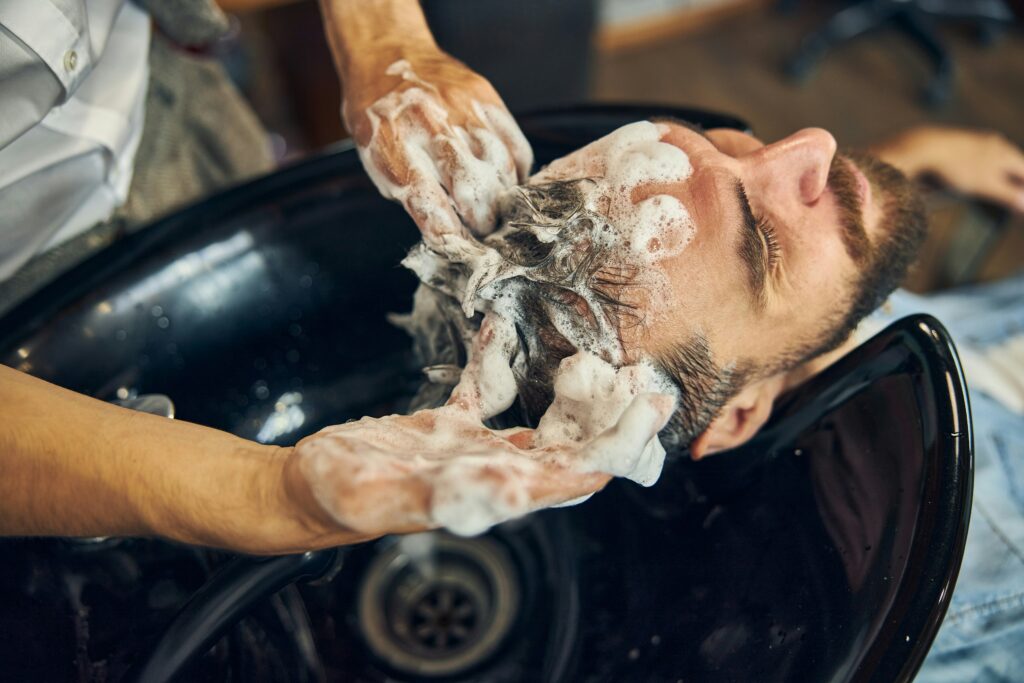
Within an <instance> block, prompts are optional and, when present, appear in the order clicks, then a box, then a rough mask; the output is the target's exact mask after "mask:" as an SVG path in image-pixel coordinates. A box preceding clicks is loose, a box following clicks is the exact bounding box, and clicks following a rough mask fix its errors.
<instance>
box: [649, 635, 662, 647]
mask: <svg viewBox="0 0 1024 683" xmlns="http://www.w3.org/2000/svg"><path fill="white" fill-rule="evenodd" d="M651 645H661V636H659V635H658V634H654V635H653V636H651Z"/></svg>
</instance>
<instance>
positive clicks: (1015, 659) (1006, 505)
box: [873, 273, 1024, 683]
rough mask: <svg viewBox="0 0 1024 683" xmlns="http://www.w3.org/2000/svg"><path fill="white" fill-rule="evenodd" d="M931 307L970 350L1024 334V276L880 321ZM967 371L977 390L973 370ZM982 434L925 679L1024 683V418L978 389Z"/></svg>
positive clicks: (926, 301) (914, 301)
mask: <svg viewBox="0 0 1024 683" xmlns="http://www.w3.org/2000/svg"><path fill="white" fill-rule="evenodd" d="M918 312H922V313H930V314H931V315H934V316H935V317H936V318H938V319H939V320H940V321H942V323H943V324H944V325H945V326H946V328H947V329H949V331H950V333H951V334H952V335H953V338H954V340H955V342H956V344H957V348H958V349H960V350H961V354H962V355H963V354H964V351H968V352H976V353H980V354H983V353H984V350H985V348H986V347H988V346H992V345H994V344H999V343H1001V342H1005V341H1006V340H1008V339H1009V338H1011V337H1015V336H1017V335H1020V334H1024V273H1022V274H1021V275H1018V276H1017V277H1014V278H1010V279H1008V280H1005V281H1002V282H999V283H996V284H992V285H981V286H974V287H970V288H964V289H959V290H956V291H952V292H944V293H940V294H938V295H933V296H928V297H920V296H915V295H913V294H910V293H908V292H897V293H896V294H894V295H893V298H892V299H891V301H890V304H889V306H887V307H886V308H885V310H884V311H881V312H879V313H877V314H876V315H875V316H874V317H873V322H878V323H886V322H890V321H892V320H895V319H898V318H901V317H903V316H905V315H910V314H911V313H918ZM1022 372H1024V371H1022ZM964 373H965V375H966V376H967V384H968V387H969V388H970V384H971V374H970V367H969V365H968V364H967V363H966V362H965V364H964ZM970 394H971V408H972V412H973V418H974V433H975V473H974V504H973V509H972V514H971V526H970V531H969V532H968V536H967V548H966V551H965V554H964V561H963V566H962V567H961V569H960V577H959V579H958V580H957V585H956V589H955V590H954V592H953V599H952V602H951V603H950V607H949V611H948V612H947V613H946V618H945V621H943V623H942V627H941V628H940V630H939V634H938V636H937V637H936V639H935V643H934V644H933V645H932V649H931V651H930V652H929V653H928V657H927V658H926V660H925V662H924V665H923V666H922V668H921V671H920V673H919V674H918V677H917V679H916V680H917V681H918V682H919V683H970V682H972V681H978V682H985V683H989V682H997V681H998V682H1004V681H1005V682H1006V683H1021V682H1022V681H1024V416H1022V415H1020V414H1018V413H1015V412H1013V411H1012V410H1009V409H1007V408H1006V407H1005V406H1004V405H1003V404H1001V403H999V402H998V401H996V400H994V399H993V398H992V397H991V396H989V395H987V394H986V393H984V391H982V390H981V389H979V388H970Z"/></svg>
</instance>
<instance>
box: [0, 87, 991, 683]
mask: <svg viewBox="0 0 1024 683" xmlns="http://www.w3.org/2000/svg"><path fill="white" fill-rule="evenodd" d="M653 114H670V115H674V116H678V117H681V118H687V119H690V120H695V121H697V122H699V123H703V124H704V125H706V126H708V127H712V126H716V125H726V126H737V127H739V126H741V124H740V123H739V122H737V121H735V120H732V119H728V118H727V117H720V116H716V115H712V114H708V113H705V112H694V111H688V110H679V109H675V108H659V107H591V108H580V109H572V110H562V111H558V112H549V113H545V114H538V115H535V116H532V117H526V118H525V119H524V120H523V124H524V129H525V130H526V132H527V134H528V136H529V137H531V139H532V141H533V142H534V149H535V152H536V154H537V158H538V162H540V163H544V162H546V161H548V160H550V159H552V158H555V157H557V156H560V155H562V154H564V153H566V152H567V151H569V150H571V149H573V148H576V147H578V146H580V145H581V144H583V143H585V142H586V141H588V140H590V139H593V138H595V137H598V136H599V135H602V134H604V133H605V132H607V131H609V130H611V129H613V128H615V127H617V126H618V125H621V124H623V123H627V122H629V121H633V120H637V119H640V118H643V117H646V116H650V115H653ZM416 237H417V234H416V231H415V228H414V226H412V224H411V223H410V221H409V219H408V218H407V217H406V216H405V214H404V213H403V212H402V210H401V209H400V208H399V207H397V206H395V205H393V204H390V203H388V202H385V201H384V200H382V199H381V198H380V197H379V196H378V194H377V193H376V192H375V191H374V189H373V188H372V186H371V185H370V183H369V181H368V180H367V179H366V177H365V175H364V174H363V173H362V171H361V169H360V167H359V163H358V159H357V158H356V155H355V154H354V152H352V151H351V150H348V149H339V150H336V151H333V152H330V153H327V154H324V155H322V156H320V157H317V158H314V159H311V160H308V161H305V162H303V163H301V164H299V165H297V166H294V167H291V168H288V169H285V170H283V171H280V172H278V173H275V174H273V175H271V176H268V177H266V178H262V179H260V180H257V181H255V182H252V183H250V184H247V185H245V186H242V187H239V188H236V189H234V190H231V191H228V192H225V193H223V194H222V195H219V196H217V197H214V198H212V199H210V200H208V201H205V202H203V203H201V204H198V205H196V206H194V207H191V208H188V209H186V210H184V211H182V212H180V213H178V214H176V215H174V216H171V217H169V218H167V219H165V220H163V221H160V222H159V223H157V224H156V225H154V226H152V227H151V228H150V229H148V230H145V231H143V232H141V233H139V234H137V235H135V236H133V237H132V238H130V239H127V240H125V241H123V242H121V243H119V244H117V245H115V246H114V247H113V248H112V249H110V250H109V251H108V252H106V253H104V254H101V255H99V256H98V257H96V258H94V259H92V260H91V261H89V262H87V263H85V264H84V265H82V266H81V267H79V268H77V269H76V270H75V271H73V272H71V273H69V274H68V275H67V276H65V277H64V278H62V279H61V280H60V281H58V282H56V283H54V284H53V285H52V286H50V287H48V288H47V289H45V290H44V291H42V292H40V293H39V294H38V295H37V296H35V297H34V298H33V299H32V300H30V301H28V302H27V303H26V304H25V305H23V306H22V307H20V308H19V309H17V310H15V311H13V312H12V313H11V314H9V315H8V316H7V317H6V318H5V319H3V320H2V321H0V360H2V362H4V363H5V364H7V365H10V366H12V367H15V368H19V369H21V370H24V371H25V372H29V373H31V374H33V375H36V376H39V377H42V378H44V379H47V380H50V381H53V382H56V383H58V384H60V385H62V386H65V387H69V388H71V389H75V390H77V391H81V392H83V393H87V394H90V395H92V396H95V397H97V398H101V399H105V400H113V399H116V398H119V397H120V398H124V397H130V396H133V395H137V394H147V393H159V394H166V395H168V396H170V397H171V398H172V399H173V401H174V403H175V405H176V407H177V417H178V419H183V420H189V421H194V422H198V423H202V424H206V425H210V426H213V427H217V428H221V429H225V430H228V431H231V432H234V433H236V434H239V435H241V436H243V437H246V438H250V439H257V440H260V441H263V442H268V443H281V444H290V443H294V442H295V441H297V440H298V439H299V438H301V437H302V436H304V435H306V434H309V433H311V432H313V431H315V430H317V429H319V428H321V427H323V426H325V425H328V424H334V423H338V422H343V421H345V420H348V419H350V418H353V417H359V416H362V415H382V414H387V413H391V412H396V411H401V410H403V409H404V407H405V406H406V404H407V401H408V399H409V397H410V396H411V394H412V392H413V391H414V390H415V388H416V386H417V384H418V382H419V378H420V375H419V369H418V367H417V365H416V363H415V360H414V359H413V357H412V355H411V352H410V345H409V340H408V339H407V337H406V336H405V335H404V333H402V332H400V331H399V330H397V329H395V328H393V327H392V326H390V325H389V324H388V323H387V322H386V321H385V314H386V313H388V312H391V311H404V310H407V309H408V308H409V303H410V296H411V293H412V291H413V288H414V286H415V279H414V278H413V277H412V276H411V275H410V274H409V273H407V272H405V271H404V270H402V269H401V268H399V267H398V266H397V264H398V261H399V260H400V259H401V257H402V256H403V255H404V253H405V251H406V249H408V248H409V246H411V245H412V244H413V243H414V241H415V240H416ZM684 456H685V454H676V456H675V457H673V458H670V461H669V463H668V465H667V467H666V471H665V474H664V476H663V478H662V480H661V481H660V482H659V483H658V484H657V485H656V486H655V487H653V488H652V489H642V488H640V487H637V486H635V485H633V484H630V483H628V482H615V483H613V484H612V485H611V486H609V488H608V489H607V490H606V491H605V492H603V493H601V494H600V495H598V496H596V497H595V498H594V499H592V500H591V501H590V502H588V503H586V504H584V505H582V506H579V507H577V508H569V509H563V510H554V511H546V512H544V513H540V514H537V515H534V516H532V517H530V518H528V519H527V520H524V521H519V522H514V523H511V524H508V525H505V526H503V527H501V528H499V529H497V530H495V531H494V532H492V533H491V534H488V535H487V536H485V537H484V538H483V539H480V540H478V541H469V542H466V541H461V540H458V539H453V538H450V537H447V536H443V535H441V536H439V537H438V538H435V539H433V542H434V543H435V546H434V547H435V548H436V550H437V555H436V557H437V558H440V560H439V561H440V562H441V565H442V569H443V571H441V572H440V573H437V572H435V573H434V574H431V573H430V572H429V571H427V572H426V573H424V572H420V573H417V571H418V570H417V565H416V562H415V561H414V557H413V556H412V555H410V552H409V548H408V547H407V546H405V545H402V544H400V543H399V542H398V540H397V539H383V540H381V541H379V542H376V543H370V544H365V545H362V546H359V547H356V548H353V549H351V550H349V551H348V552H347V553H346V554H345V555H344V557H343V562H342V563H341V568H340V571H338V573H337V575H336V576H334V578H333V580H331V581H329V582H321V583H320V584H318V585H310V586H303V587H302V588H301V590H300V591H297V590H296V589H295V588H294V587H293V588H289V589H287V590H286V591H285V592H284V593H281V594H279V595H277V596H276V597H274V598H273V599H272V600H268V601H261V603H260V605H258V606H256V607H254V608H253V610H252V611H251V612H250V613H249V616H248V617H247V618H246V619H245V620H243V621H242V622H240V623H239V624H238V625H236V626H234V627H233V628H232V629H230V632H229V635H228V637H226V638H225V639H224V640H222V641H221V642H220V644H219V645H218V646H217V647H216V648H214V650H212V651H211V652H209V653H207V654H206V655H205V656H203V657H202V658H200V659H199V661H198V662H197V663H196V664H194V665H193V666H192V668H191V669H189V672H188V673H187V675H186V677H185V678H184V680H318V679H319V678H320V677H321V676H323V675H324V674H325V673H326V675H328V676H329V677H331V678H334V679H341V680H365V681H383V680H446V681H470V680H473V681H513V680H522V681H541V680H545V681H546V680H559V681H616V682H617V681H677V680H682V681H688V682H689V681H716V682H717V681H732V680H736V681H759V682H767V681H801V682H803V681H891V680H910V679H911V678H912V677H913V675H914V673H915V672H916V670H917V667H918V666H919V665H920V662H921V660H922V659H923V657H924V655H925V653H926V652H927V649H928V647H929V645H930V643H931V641H932V639H933V638H934V635H935V632H936V629H937V628H938V625H939V623H940V622H941V619H942V616H943V614H944V613H945V609H946V606H947V605H948V601H949V598H950V594H951V592H952V587H953V584H954V582H955V578H956V572H957V569H958V567H959V562H960V557H961V554H962V550H963V543H964V540H965V537H966V529H967V519H968V513H969V509H970V492H971V488H970V487H971V435H970V416H969V408H968V405H967V398H966V390H965V387H964V383H963V376H962V373H961V371H960V368H959V363H958V361H957V359H956V354H955V350H954V349H953V347H952V344H951V342H950V341H949V338H948V336H947V335H946V333H945V331H944V330H943V329H942V326H941V324H939V323H938V322H937V321H935V320H933V319H931V318H927V317H919V318H912V319H906V320H904V321H901V322H899V323H897V324H895V325H894V326H893V327H891V328H890V329H888V330H886V331H885V332H883V333H882V334H880V335H879V336H878V337H876V338H874V339H873V340H871V341H870V342H868V343H867V344H865V345H863V346H862V347H860V348H859V349H858V350H857V351H855V352H854V353H853V354H851V356H849V357H847V358H846V359H844V360H843V361H841V362H840V363H838V364H837V365H836V366H834V367H833V368H831V369H830V370H829V371H828V372H827V373H826V374H824V375H822V376H820V377H818V378H816V379H815V380H814V381H813V382H811V383H810V384H808V385H806V386H805V387H803V388H802V389H801V390H799V391H798V392H796V393H795V394H793V395H791V396H789V397H787V398H786V399H785V400H783V401H781V402H780V405H779V407H778V408H777V410H776V413H775V415H774V417H773V420H772V422H771V423H770V425H769V427H768V428H767V429H766V430H765V431H764V432H762V434H761V435H760V436H759V437H758V439H757V440H756V441H755V442H753V443H752V444H750V445H748V446H747V447H745V448H744V449H742V450H741V451H737V452H732V453H726V454H721V455H717V456H715V457H713V458H709V459H707V460H705V461H703V462H701V463H699V464H694V463H691V462H690V461H689V460H688V459H687V458H686V457H684ZM420 540H423V542H426V543H430V542H431V539H425V540H424V539H420ZM5 550H6V553H5V560H4V563H3V565H4V566H3V568H2V570H0V591H2V592H3V595H4V597H3V598H0V633H2V635H0V663H2V664H3V666H0V671H4V672H5V673H2V674H0V678H4V677H10V676H13V677H14V678H11V680H15V679H17V680H29V679H37V680H38V679H46V680H75V679H76V678H80V677H82V676H84V675H86V674H87V673H88V672H89V671H93V672H95V671H96V670H97V668H96V667H98V666H100V667H101V668H102V670H103V671H104V672H105V674H104V675H108V676H109V678H110V679H111V680H118V679H120V678H123V677H124V676H125V673H126V671H128V668H129V666H130V665H132V664H134V665H135V666H136V667H138V666H139V665H140V662H142V661H144V660H145V659H146V657H148V656H150V653H151V652H153V651H154V650H153V647H154V644H155V643H156V642H157V641H158V640H159V639H160V637H161V633H163V632H164V631H165V629H166V628H167V625H168V623H170V621H171V620H172V617H173V615H174V614H175V611H176V610H177V609H178V608H179V607H180V605H181V604H182V603H183V602H184V601H185V599H186V598H187V596H188V595H189V594H190V593H192V592H193V591H195V590H196V589H197V588H199V586H200V585H202V584H203V582H205V581H207V580H208V579H209V577H210V575H211V573H212V572H213V570H214V568H215V567H216V566H226V565H225V564H224V563H225V558H224V557H223V556H222V555H220V554H217V553H209V552H206V551H198V550H195V549H188V548H180V547H178V546H174V545H171V544H166V543H162V542H159V541H144V540H129V541H125V542H121V543H117V542H110V541H108V542H104V543H95V544H81V543H78V544H76V543H72V542H64V541H58V540H24V541H9V542H7V543H6V547H5ZM69 576H74V577H77V578H76V579H75V581H77V582H78V583H77V584H75V585H78V586H79V587H78V589H77V592H73V591H72V592H69V590H68V589H67V586H68V585H69V584H68V579H67V577H69ZM40 577H48V578H46V580H42V579H40ZM431 577H433V578H431ZM82 586H84V587H85V588H82ZM161 586H162V588H160V590H157V588H159V587H161ZM154 593H155V594H156V595H157V596H158V597H160V596H162V597H161V598H160V599H157V598H154V597H153V596H154ZM443 605H448V611H447V612H445V615H446V616H444V618H443V619H441V620H440V621H439V620H438V619H436V618H434V617H435V616H436V615H437V614H438V610H439V609H441V607H442V606H443ZM456 605H463V607H457V608H456V607H454V606H456ZM466 605H468V607H466ZM82 610H84V612H83V611H82ZM90 610H91V611H90ZM442 611H443V610H442ZM83 614H84V615H85V616H83ZM424 614H426V615H428V616H430V615H434V616H431V617H430V619H433V621H430V619H427V621H429V624H428V626H424V623H425V622H424V619H426V617H424V616H423V615H424ZM89 619H91V620H92V621H91V622H89V621H88V620H89ZM460 619H462V620H463V621H461V622H459V621H458V620H460ZM83 620H85V621H86V624H87V628H86V632H85V635H83V632H82V625H83ZM455 622H458V623H460V624H461V626H459V627H458V628H454V627H452V624H453V623H455ZM442 623H443V625H444V628H443V629H442V630H444V633H441V632H439V631H438V628H439V627H438V624H442ZM431 625H432V626H431ZM89 627H91V628H92V631H89ZM445 629H447V630H445ZM90 634H91V635H90ZM253 634H256V635H253ZM275 648H276V649H275ZM83 653H84V654H83ZM467 653H469V654H467ZM90 667H91V668H90ZM83 671H84V672H86V673H85V674H83ZM135 671H136V672H137V671H138V669H136V670H135ZM133 675H134V674H133Z"/></svg>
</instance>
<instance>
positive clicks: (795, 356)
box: [786, 151, 927, 367]
mask: <svg viewBox="0 0 1024 683" xmlns="http://www.w3.org/2000/svg"><path fill="white" fill-rule="evenodd" d="M850 164H854V165H856V167H857V169H858V170H860V172H861V173H863V174H864V176H865V177H866V178H867V180H868V182H869V183H870V184H871V191H872V196H873V197H874V198H875V201H876V202H878V206H879V208H880V209H881V212H880V213H881V216H880V219H879V222H878V225H877V226H876V227H875V229H874V230H873V231H872V232H873V233H874V235H873V236H872V237H870V238H869V237H868V234H867V231H866V229H865V226H864V218H863V215H864V212H863V207H862V202H861V198H860V193H859V191H858V182H857V176H856V175H855V174H854V172H853V169H852V167H851V166H850ZM828 184H829V187H830V188H831V189H832V191H833V192H834V194H835V196H836V202H837V205H838V207H839V222H840V226H841V228H842V233H841V234H842V238H843V241H844V244H845V245H846V250H847V252H848V253H849V254H850V257H851V258H852V259H853V262H854V264H855V265H856V266H857V271H856V274H855V276H854V277H853V279H852V281H851V282H850V283H849V290H850V292H851V295H850V297H849V298H848V299H847V301H846V305H845V306H841V307H840V308H839V309H837V311H836V313H835V315H832V316H829V318H828V319H827V320H826V321H825V325H824V326H823V328H822V329H821V330H820V331H819V334H818V335H817V338H816V339H814V340H813V341H812V342H811V343H809V344H805V345H803V346H802V348H800V349H798V350H796V352H794V353H790V354H788V356H787V357H788V359H789V362H787V363H786V365H789V366H791V367H792V366H795V365H797V364H799V363H803V362H805V361H808V360H810V359H812V358H815V357H816V356H819V355H821V354H823V353H827V352H828V351H831V350H832V349H835V348H837V347H838V346H839V345H840V344H842V343H843V342H844V341H846V339H847V338H849V336H850V334H852V333H853V331H854V329H856V327H857V325H858V324H859V323H860V321H861V320H863V319H864V318H865V317H866V316H868V315H869V314H871V313H872V312H873V311H874V310H875V309H877V308H878V307H879V306H881V305H882V303H883V302H884V301H885V299H886V298H888V296H889V295H890V294H891V293H892V292H893V290H894V289H896V287H898V286H899V285H900V283H901V282H902V281H903V280H904V278H905V277H906V275H907V270H908V269H909V267H910V265H911V263H912V262H913V261H914V259H915V258H916V257H917V253H918V251H919V249H920V246H921V243H922V242H923V241H924V238H925V235H926V234H927V219H926V214H925V210H924V202H923V201H922V200H921V197H920V194H919V193H918V191H917V187H916V186H915V184H914V183H913V182H912V181H910V180H909V179H908V178H907V177H906V176H905V175H903V173H901V172H900V171H899V170H897V169H896V168H895V167H893V166H891V165H890V164H887V163H885V162H884V161H882V160H880V159H878V158H876V157H873V156H871V155H869V154H865V153H863V152H857V151H844V152H843V153H842V154H838V155H836V157H835V159H833V161H832V166H831V168H830V169H829V176H828Z"/></svg>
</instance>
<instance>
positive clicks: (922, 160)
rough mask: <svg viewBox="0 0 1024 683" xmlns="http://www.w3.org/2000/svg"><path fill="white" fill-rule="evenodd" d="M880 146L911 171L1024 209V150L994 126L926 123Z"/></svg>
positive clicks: (885, 154) (886, 157) (887, 157)
mask: <svg viewBox="0 0 1024 683" xmlns="http://www.w3.org/2000/svg"><path fill="white" fill-rule="evenodd" d="M876 152H877V154H878V156H879V157H880V158H882V159H883V160H885V161H888V162H889V163H891V164H893V165H894V166H896V167H897V168H899V169H900V170H902V171H903V172H904V173H906V174H907V175H909V176H911V177H931V178H934V179H935V180H938V181H939V182H940V183H942V184H943V185H945V186H946V187H948V188H949V189H951V190H954V191H956V192H959V193H962V194H965V195H969V196H972V197H977V198H979V199H984V200H987V201H990V202H994V203H996V204H999V205H1002V206H1004V207H1006V208H1008V209H1011V210H1014V211H1024V153H1022V151H1021V149H1020V147H1018V146H1017V145H1015V144H1014V143H1013V142H1011V141H1010V140H1008V139H1006V137H1004V136H1003V135H1001V134H999V133H996V132H994V131H977V130H968V129H963V128H951V127H947V126H920V127H918V128H912V129H910V130H909V131H907V132H905V133H903V134H901V135H899V136H897V137H896V138H894V139H892V140H891V141H889V142H888V143H885V144H883V145H881V146H879V147H878V148H877V149H876Z"/></svg>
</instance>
